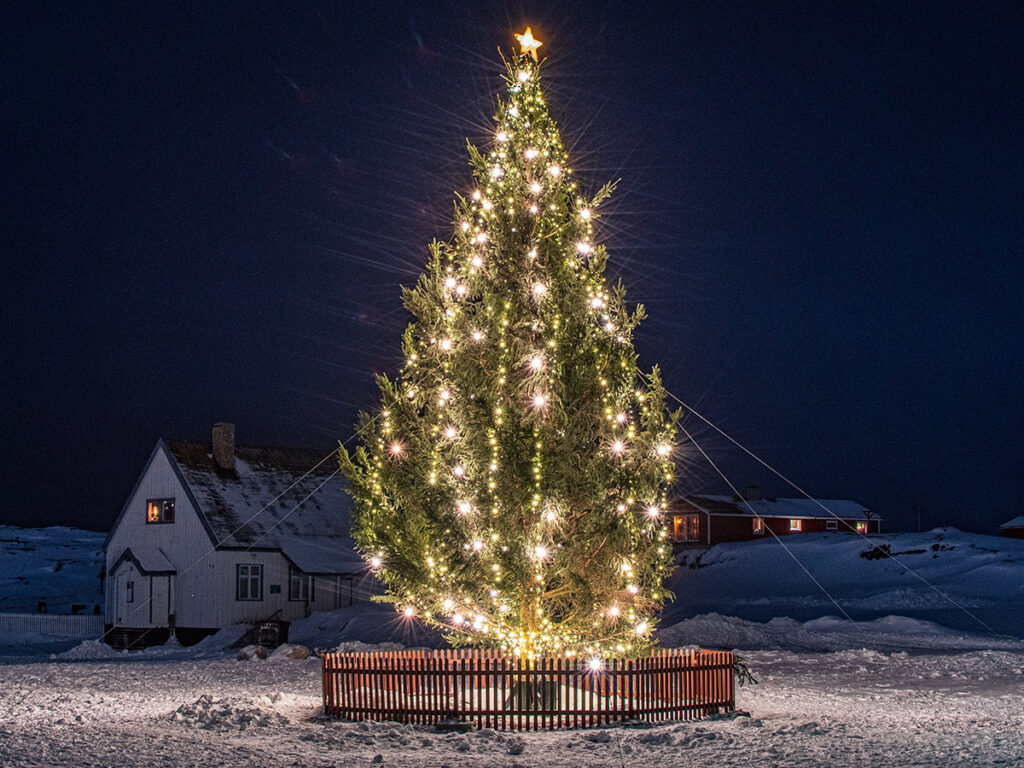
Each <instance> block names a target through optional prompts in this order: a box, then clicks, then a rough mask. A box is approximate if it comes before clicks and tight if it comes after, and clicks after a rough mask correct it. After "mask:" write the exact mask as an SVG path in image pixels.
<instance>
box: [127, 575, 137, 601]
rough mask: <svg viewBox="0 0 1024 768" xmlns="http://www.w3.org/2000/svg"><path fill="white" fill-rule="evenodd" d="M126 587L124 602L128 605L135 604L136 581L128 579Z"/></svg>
mask: <svg viewBox="0 0 1024 768" xmlns="http://www.w3.org/2000/svg"><path fill="white" fill-rule="evenodd" d="M124 587H125V598H124V601H125V602H126V603H134V602H135V579H128V580H127V581H125V583H124Z"/></svg>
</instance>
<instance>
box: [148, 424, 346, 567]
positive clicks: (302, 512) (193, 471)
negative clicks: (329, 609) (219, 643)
mask: <svg viewBox="0 0 1024 768" xmlns="http://www.w3.org/2000/svg"><path fill="white" fill-rule="evenodd" d="M165 445H166V447H167V450H168V452H169V454H170V455H171V456H172V457H173V459H174V461H175V462H176V463H177V465H178V470H179V471H180V473H181V476H182V479H183V480H184V481H185V483H186V484H187V485H188V488H189V490H190V491H191V493H192V496H193V498H194V500H195V502H196V505H197V506H198V507H199V513H200V515H202V517H203V518H204V521H205V523H206V526H207V529H208V531H209V532H210V535H211V537H212V538H213V540H214V542H215V544H216V545H217V547H218V548H253V549H261V550H267V549H271V550H275V549H276V550H281V551H282V552H283V553H284V555H285V556H286V557H288V559H289V560H291V561H292V562H293V563H294V564H295V565H296V566H298V567H299V568H300V569H301V570H303V571H305V572H306V573H352V572H358V571H361V570H363V569H364V568H365V564H364V563H363V560H362V558H360V556H359V555H358V554H357V553H356V551H355V546H354V543H353V542H352V539H351V537H350V536H349V510H350V499H349V496H348V494H347V493H346V492H345V488H344V485H343V481H342V479H341V477H340V476H339V475H338V474H337V469H338V464H337V459H336V458H335V457H334V456H333V455H332V456H328V457H326V458H325V452H323V451H316V450H308V449H303V448H246V447H243V446H236V447H235V471H234V472H230V471H228V472H225V471H224V470H223V469H221V468H219V467H218V466H217V463H216V462H215V461H214V460H213V450H212V447H211V446H210V444H209V443H197V442H190V441H183V440H174V441H168V442H166V444H165Z"/></svg>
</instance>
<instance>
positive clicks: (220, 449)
mask: <svg viewBox="0 0 1024 768" xmlns="http://www.w3.org/2000/svg"><path fill="white" fill-rule="evenodd" d="M213 460H214V462H216V464H217V468H218V469H222V470H224V471H225V472H234V471H235V425H234V424H229V423H228V422H226V421H222V422H218V423H217V424H214V425H213Z"/></svg>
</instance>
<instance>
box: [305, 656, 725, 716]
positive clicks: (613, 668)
mask: <svg viewBox="0 0 1024 768" xmlns="http://www.w3.org/2000/svg"><path fill="white" fill-rule="evenodd" d="M734 661H735V659H734V657H733V654H732V653H731V652H730V651H705V650H691V649H679V648H666V649H656V650H654V651H653V652H652V653H651V656H650V657H645V658H639V659H609V660H606V661H602V662H601V665H600V667H599V668H597V669H595V668H593V667H592V666H591V664H590V662H589V661H588V660H585V659H577V658H572V659H566V658H541V659H536V660H532V661H530V660H527V659H520V658H510V657H507V656H502V655H501V654H500V652H498V651H486V650H479V649H474V650H454V651H453V650H445V651H390V652H371V653H328V654H325V655H324V657H323V694H324V711H325V712H326V714H328V715H335V716H340V717H347V718H350V719H352V720H399V721H402V722H408V723H422V724H431V723H438V722H440V721H441V720H449V719H456V720H465V721H469V722H471V723H475V724H476V726H477V727H478V728H497V729H502V730H527V731H529V730H547V729H554V728H589V727H592V726H597V725H603V724H605V723H611V722H616V721H620V720H631V719H634V718H639V719H645V720H649V721H663V720H692V719H695V718H698V717H703V716H705V715H709V714H713V713H716V712H722V711H726V712H730V711H732V710H733V709H734V708H735V698H736V697H735V691H736V689H735V676H734V668H733V665H734Z"/></svg>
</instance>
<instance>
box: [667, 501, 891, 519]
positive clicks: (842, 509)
mask: <svg viewBox="0 0 1024 768" xmlns="http://www.w3.org/2000/svg"><path fill="white" fill-rule="evenodd" d="M683 501H684V502H685V503H688V504H690V505H691V506H693V507H695V508H697V509H699V510H700V511H701V512H708V513H710V514H712V515H714V514H719V515H742V516H744V517H787V518H791V519H808V518H813V519H818V518H825V519H835V518H837V517H838V518H841V519H843V520H852V519H858V520H859V519H864V518H865V517H866V513H868V512H870V510H869V509H868V508H867V507H865V506H863V505H862V504H858V503H857V502H855V501H850V500H849V499H757V500H751V501H745V500H743V499H736V498H734V497H732V496H716V495H693V496H687V497H685V498H684V499H683ZM871 517H872V518H873V519H875V520H880V519H881V517H880V516H879V515H876V514H872V515H871Z"/></svg>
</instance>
